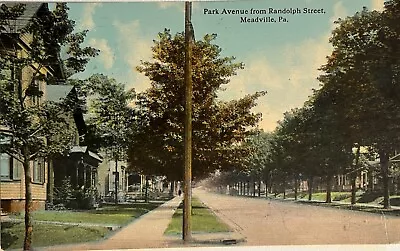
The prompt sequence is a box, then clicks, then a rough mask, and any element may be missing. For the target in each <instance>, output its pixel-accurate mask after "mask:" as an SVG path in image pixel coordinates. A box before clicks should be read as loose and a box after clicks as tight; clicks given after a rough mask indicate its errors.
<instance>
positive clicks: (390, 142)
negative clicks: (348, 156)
mask: <svg viewBox="0 0 400 251" xmlns="http://www.w3.org/2000/svg"><path fill="white" fill-rule="evenodd" d="M383 20H385V19H384V16H383V14H382V13H380V12H376V11H368V10H367V9H364V10H363V11H361V12H358V13H356V14H355V15H354V16H352V17H348V18H346V19H343V20H339V21H338V24H339V26H338V28H336V29H335V30H334V31H333V35H332V38H331V43H332V45H333V47H334V51H333V53H332V55H331V57H329V59H328V62H327V64H326V65H324V66H323V67H322V70H323V71H324V72H325V73H324V74H323V75H322V76H321V77H320V80H321V82H322V83H323V84H324V85H323V87H322V88H321V96H324V99H325V100H332V101H331V103H332V105H331V107H332V109H334V110H336V113H340V114H341V118H340V119H341V120H342V121H343V123H342V125H343V126H342V128H343V129H344V130H345V132H344V133H346V134H347V136H348V137H347V139H348V141H352V142H353V144H354V145H362V146H370V147H374V148H375V149H376V151H377V152H378V153H379V157H380V161H381V165H380V166H381V175H382V181H383V186H384V189H383V191H384V207H385V208H389V207H390V204H389V178H388V174H389V157H390V154H391V153H392V152H394V150H395V149H396V148H397V147H398V145H399V139H400V138H399V136H400V135H399V133H398V132H399V128H398V125H399V121H398V118H399V113H398V107H399V103H398V102H397V100H396V98H390V97H389V96H388V94H387V93H388V92H390V93H391V95H395V93H394V91H393V92H392V91H390V90H393V89H392V87H393V86H391V85H386V87H385V88H383V84H384V83H388V81H387V79H393V78H394V77H395V76H396V74H394V72H395V71H394V69H396V66H395V64H394V61H393V60H392V58H391V56H388V54H390V53H389V52H390V51H391V50H392V49H393V48H392V49H390V48H389V46H388V45H387V44H386V45H385V43H384V42H382V41H383V40H382V39H384V38H385V37H387V35H388V34H389V33H390V32H389V30H390V29H391V28H390V27H389V26H388V25H387V24H386V23H385V22H383ZM392 53H393V51H392ZM383 65H385V67H382V66H383ZM378 71H379V74H378ZM389 71H390V72H389ZM378 75H379V77H377V76H378ZM389 82H390V81H389ZM383 90H384V91H383ZM353 179H354V178H353Z"/></svg>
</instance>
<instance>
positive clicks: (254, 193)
mask: <svg viewBox="0 0 400 251" xmlns="http://www.w3.org/2000/svg"><path fill="white" fill-rule="evenodd" d="M253 197H256V182H255V181H253Z"/></svg>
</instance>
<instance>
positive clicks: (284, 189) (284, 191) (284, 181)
mask: <svg viewBox="0 0 400 251" xmlns="http://www.w3.org/2000/svg"><path fill="white" fill-rule="evenodd" d="M283 199H286V177H285V178H284V179H283Z"/></svg>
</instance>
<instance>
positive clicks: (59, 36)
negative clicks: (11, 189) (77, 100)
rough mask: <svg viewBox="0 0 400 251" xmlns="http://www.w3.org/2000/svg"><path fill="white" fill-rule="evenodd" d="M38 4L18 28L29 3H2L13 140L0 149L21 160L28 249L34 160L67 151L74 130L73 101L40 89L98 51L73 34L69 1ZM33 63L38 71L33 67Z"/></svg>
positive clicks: (3, 106)
mask: <svg viewBox="0 0 400 251" xmlns="http://www.w3.org/2000/svg"><path fill="white" fill-rule="evenodd" d="M27 4H30V3H27ZM36 5H37V4H36ZM39 7H40V10H41V11H38V13H37V14H36V15H35V16H33V17H29V18H31V19H30V20H29V21H26V20H25V21H26V25H24V26H23V27H14V26H13V24H15V23H19V21H20V20H23V19H21V18H22V15H23V14H24V11H25V4H7V5H5V4H2V5H1V7H0V27H1V30H0V31H1V34H0V35H1V41H2V45H1V46H2V47H1V48H0V52H1V57H0V67H1V72H2V74H1V76H0V77H1V84H0V125H2V126H4V127H5V130H2V131H1V133H0V137H1V138H9V139H10V140H9V141H8V144H6V145H3V147H2V149H1V150H2V152H5V153H7V154H9V155H10V156H12V157H13V158H14V159H16V160H18V161H20V162H21V163H22V164H23V169H24V176H25V239H24V250H30V249H31V242H32V231H33V227H32V219H31V210H32V194H31V182H32V179H31V178H32V177H31V166H30V161H33V160H36V159H38V158H44V157H47V156H49V155H51V154H52V153H54V152H61V151H63V150H64V149H65V148H67V147H68V146H69V143H70V142H71V135H72V134H70V133H69V132H70V130H71V129H72V128H71V126H70V123H69V121H66V119H65V117H64V116H63V112H65V111H67V110H69V109H71V105H72V103H71V102H63V103H62V104H55V103H51V102H48V101H43V100H41V98H42V96H43V91H42V90H41V87H42V85H44V84H45V83H55V82H56V81H57V79H59V78H60V77H61V78H63V77H62V74H61V76H60V74H54V75H52V74H50V73H51V72H52V71H51V70H53V72H56V71H61V72H62V71H63V68H62V67H61V68H60V69H58V70H57V67H58V66H60V65H62V64H63V63H64V65H65V67H66V68H65V69H66V70H67V72H71V73H73V72H78V71H82V70H83V69H84V67H85V64H86V63H87V62H88V60H89V59H90V58H91V57H93V56H95V55H97V53H98V52H97V50H95V49H93V48H91V47H84V48H82V47H81V43H82V42H83V41H84V38H85V34H86V31H84V32H80V33H74V32H73V31H74V26H75V23H74V21H72V20H70V19H69V18H68V7H67V5H66V4H65V3H57V4H56V7H55V9H54V10H52V11H50V10H48V8H47V4H41V5H40V6H39ZM25 18H26V17H25ZM14 28H16V29H17V30H15V29H14ZM15 34H17V35H15ZM18 34H28V37H30V40H29V50H28V51H26V53H21V50H20V48H18V47H17V46H15V45H17V44H18V39H19V36H18ZM62 48H67V50H66V57H65V58H64V59H63V60H62V59H60V56H59V55H60V51H61V49H62ZM31 66H32V67H33V69H34V70H29V69H32V68H30V67H31ZM50 69H51V70H50ZM46 139H50V140H49V141H47V140H46Z"/></svg>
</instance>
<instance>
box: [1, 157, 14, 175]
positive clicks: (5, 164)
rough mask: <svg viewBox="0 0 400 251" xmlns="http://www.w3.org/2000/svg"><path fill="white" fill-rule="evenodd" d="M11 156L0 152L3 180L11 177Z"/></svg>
mask: <svg viewBox="0 0 400 251" xmlns="http://www.w3.org/2000/svg"><path fill="white" fill-rule="evenodd" d="M10 166H11V158H10V156H9V155H8V154H5V153H0V173H1V180H10V179H11V169H10Z"/></svg>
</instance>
